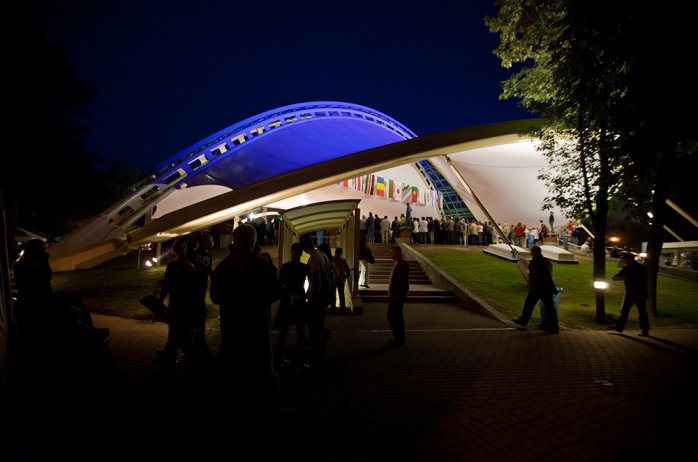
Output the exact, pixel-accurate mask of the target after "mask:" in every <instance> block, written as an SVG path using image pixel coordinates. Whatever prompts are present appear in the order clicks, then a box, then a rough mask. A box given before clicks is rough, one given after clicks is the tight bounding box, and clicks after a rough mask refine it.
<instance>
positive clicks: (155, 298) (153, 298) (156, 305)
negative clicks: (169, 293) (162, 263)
mask: <svg viewBox="0 0 698 462" xmlns="http://www.w3.org/2000/svg"><path fill="white" fill-rule="evenodd" d="M161 294H162V281H158V282H157V283H156V284H155V289H154V290H153V293H152V294H148V295H146V296H145V297H143V298H141V299H140V300H138V301H139V302H140V303H141V305H143V306H144V307H146V308H148V309H149V310H150V312H151V313H153V314H154V315H155V316H157V317H158V318H164V317H165V313H166V312H167V305H165V303H164V302H163V301H162V298H161Z"/></svg>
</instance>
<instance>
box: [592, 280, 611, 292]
mask: <svg viewBox="0 0 698 462" xmlns="http://www.w3.org/2000/svg"><path fill="white" fill-rule="evenodd" d="M594 289H598V290H605V289H608V282H606V281H594Z"/></svg>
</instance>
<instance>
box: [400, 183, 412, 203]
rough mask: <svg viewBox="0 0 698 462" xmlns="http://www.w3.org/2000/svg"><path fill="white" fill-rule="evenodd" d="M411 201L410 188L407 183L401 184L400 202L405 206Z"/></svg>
mask: <svg viewBox="0 0 698 462" xmlns="http://www.w3.org/2000/svg"><path fill="white" fill-rule="evenodd" d="M411 201H412V188H411V187H410V185H408V184H407V183H402V196H401V197H400V202H402V203H403V204H407V203H408V202H411Z"/></svg>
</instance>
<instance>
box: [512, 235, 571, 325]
mask: <svg viewBox="0 0 698 462" xmlns="http://www.w3.org/2000/svg"><path fill="white" fill-rule="evenodd" d="M531 255H532V258H531V261H530V262H528V295H526V300H525V301H524V306H523V310H522V312H521V316H519V317H518V318H515V319H512V321H513V322H514V323H515V324H517V325H518V326H520V327H526V325H527V324H528V321H529V319H531V314H532V313H533V308H534V307H535V306H536V303H538V301H539V300H540V301H542V302H543V310H544V312H545V316H544V318H545V320H546V322H545V324H543V330H544V331H545V332H549V333H551V334H557V333H559V332H560V325H559V321H558V318H557V311H556V310H555V305H554V303H553V295H555V294H557V288H556V287H555V282H554V281H553V265H552V263H551V262H550V260H548V259H547V258H545V257H543V252H542V251H541V248H540V247H539V246H537V245H534V246H533V247H531Z"/></svg>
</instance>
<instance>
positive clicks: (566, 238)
mask: <svg viewBox="0 0 698 462" xmlns="http://www.w3.org/2000/svg"><path fill="white" fill-rule="evenodd" d="M554 221H555V220H554V216H553V215H552V212H551V215H550V216H549V221H548V223H549V225H548V224H546V223H545V222H544V221H543V220H540V222H539V223H538V224H537V225H535V226H527V225H526V224H523V223H521V222H518V223H517V224H515V225H514V224H509V223H503V224H502V223H500V224H498V227H499V229H500V230H501V234H500V233H499V232H498V231H497V230H496V227H495V226H494V225H493V224H492V222H490V221H477V220H471V221H468V220H466V219H465V218H464V217H450V216H448V217H444V218H441V219H439V218H434V217H413V216H410V218H408V217H407V215H406V214H405V213H402V214H400V216H399V217H398V216H394V217H393V219H392V220H390V219H389V218H388V216H387V215H386V216H383V218H381V217H380V216H379V215H378V214H374V213H373V212H369V213H368V216H366V215H363V216H362V217H361V219H360V224H359V229H360V234H361V236H366V239H367V242H368V243H369V244H372V243H391V244H394V243H396V242H399V241H398V239H399V238H402V239H404V240H405V241H406V242H408V243H411V244H443V245H482V246H487V245H490V244H499V243H502V242H504V239H503V238H502V235H504V236H506V237H507V238H508V239H509V241H510V242H511V243H512V244H514V245H517V246H519V247H523V248H530V247H532V246H533V245H535V244H540V243H543V242H544V240H545V238H546V237H548V236H551V235H556V236H558V238H559V241H560V243H561V244H562V245H563V246H564V247H565V248H567V246H568V244H569V243H570V242H571V243H572V244H573V245H575V246H578V245H580V244H581V242H580V234H581V232H580V228H579V227H578V226H576V225H575V224H574V221H573V220H569V221H568V222H567V223H565V225H563V226H560V227H558V228H557V229H555V227H554Z"/></svg>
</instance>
